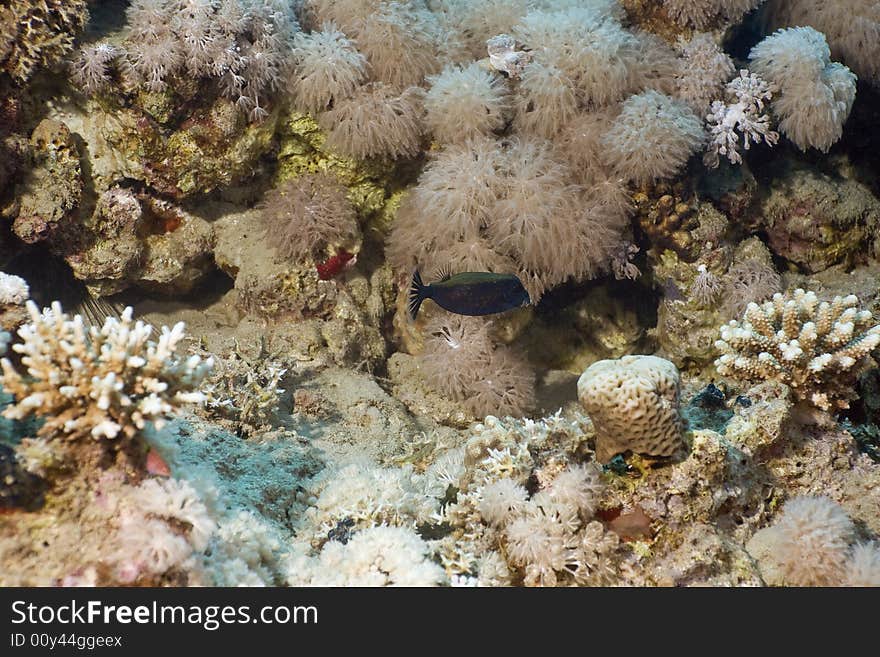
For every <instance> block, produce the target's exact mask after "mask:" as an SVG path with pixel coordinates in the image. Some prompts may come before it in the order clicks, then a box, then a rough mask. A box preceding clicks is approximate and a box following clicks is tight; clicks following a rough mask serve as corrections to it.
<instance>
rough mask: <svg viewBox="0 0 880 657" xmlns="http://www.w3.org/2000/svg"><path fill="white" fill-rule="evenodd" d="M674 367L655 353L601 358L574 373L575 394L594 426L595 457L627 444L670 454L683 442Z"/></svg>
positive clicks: (639, 449) (602, 459) (603, 456)
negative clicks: (576, 385)
mask: <svg viewBox="0 0 880 657" xmlns="http://www.w3.org/2000/svg"><path fill="white" fill-rule="evenodd" d="M678 395H679V375H678V369H677V368H676V367H675V365H673V364H672V363H670V362H669V361H667V360H663V359H662V358H657V357H656V356H624V357H623V358H620V359H619V360H600V361H598V362H596V363H593V364H592V365H590V367H588V368H587V369H586V370H585V371H584V373H583V374H582V375H581V377H580V379H578V399H579V400H580V402H581V404H583V406H584V408H585V409H586V411H587V413H588V414H589V415H590V418H591V419H592V420H593V424H594V425H595V427H596V458H597V459H598V460H599V461H600V462H602V463H605V462H607V461H608V460H610V459H611V457H612V456H614V455H615V454H619V453H620V452H625V451H627V450H631V451H633V452H637V453H643V454H650V455H652V456H671V455H672V454H674V453H675V452H676V451H677V450H678V449H679V448H681V447H682V436H681V433H682V426H681V416H680V414H679V399H678Z"/></svg>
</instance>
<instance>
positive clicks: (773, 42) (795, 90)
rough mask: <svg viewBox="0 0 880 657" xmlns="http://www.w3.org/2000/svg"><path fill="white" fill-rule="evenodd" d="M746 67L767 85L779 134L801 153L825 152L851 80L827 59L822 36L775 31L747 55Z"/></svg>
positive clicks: (840, 120) (845, 112) (837, 131)
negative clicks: (771, 87)
mask: <svg viewBox="0 0 880 657" xmlns="http://www.w3.org/2000/svg"><path fill="white" fill-rule="evenodd" d="M749 59H750V60H751V64H750V68H751V70H752V71H754V72H755V73H757V74H758V75H760V76H761V77H762V78H763V79H764V80H767V81H768V82H770V83H771V84H772V85H774V87H775V88H776V89H778V90H779V92H778V93H776V92H775V91H774V95H775V97H774V101H773V103H772V105H771V109H772V110H773V112H774V113H775V114H776V115H777V116H778V117H779V130H780V131H781V132H782V134H784V135H785V136H786V137H788V138H789V139H790V140H791V141H792V142H793V143H794V144H795V145H796V146H797V147H798V148H800V149H801V150H802V151H803V150H806V149H807V148H809V147H813V148H817V149H819V150H820V151H822V152H827V151H828V149H829V148H831V146H832V144H834V143H835V142H836V141H837V140H838V139H840V136H841V135H842V134H843V124H844V123H845V122H846V119H847V118H848V117H849V112H850V110H851V109H852V105H853V101H854V100H855V96H856V76H855V75H854V74H853V73H852V71H850V70H849V69H848V68H847V67H846V66H844V65H843V64H838V63H837V62H832V61H831V51H830V50H829V48H828V43H827V42H826V41H825V36H824V35H823V34H822V33H821V32H817V31H816V30H814V29H813V28H811V27H795V28H791V29H787V30H778V31H777V32H775V33H774V34H772V35H770V36H768V37H766V38H765V39H764V40H763V41H761V42H760V43H759V44H758V45H756V46H755V47H754V48H752V51H751V52H750V53H749Z"/></svg>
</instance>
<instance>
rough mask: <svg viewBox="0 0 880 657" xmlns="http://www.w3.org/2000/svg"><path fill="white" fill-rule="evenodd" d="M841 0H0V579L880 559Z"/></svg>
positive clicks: (626, 568) (860, 190) (850, 60)
mask: <svg viewBox="0 0 880 657" xmlns="http://www.w3.org/2000/svg"><path fill="white" fill-rule="evenodd" d="M878 229H880V3H878V2H877V1H876V0H836V1H834V2H828V1H827V0H826V1H822V0H410V1H403V0H397V1H390V0H130V1H127V0H2V1H0V272H2V273H0V354H2V361H0V362H2V372H0V413H2V418H0V585H2V586H4V587H12V586H28V587H37V586H39V587H50V586H87V587H88V586H171V587H183V586H370V587H372V586H386V585H392V586H420V587H421V586H483V587H501V586H517V587H518V586H635V587H646V586H664V587H673V586H674V587H678V586H713V587H714V586H845V587H851V586H880V283H878V280H880V278H878V277H880V232H878Z"/></svg>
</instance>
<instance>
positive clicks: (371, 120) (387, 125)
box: [318, 82, 424, 160]
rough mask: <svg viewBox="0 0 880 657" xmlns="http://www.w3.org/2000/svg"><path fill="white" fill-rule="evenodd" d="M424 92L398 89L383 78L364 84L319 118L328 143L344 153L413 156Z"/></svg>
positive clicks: (418, 140) (419, 133) (420, 129)
mask: <svg viewBox="0 0 880 657" xmlns="http://www.w3.org/2000/svg"><path fill="white" fill-rule="evenodd" d="M423 100H424V92H423V91H422V90H421V89H419V88H417V87H407V88H406V89H404V90H403V91H397V90H396V89H395V88H394V87H392V86H389V85H386V84H385V83H382V82H371V83H369V84H367V85H364V86H363V87H361V88H360V89H358V90H357V91H355V93H354V94H352V95H351V96H350V97H348V98H345V99H343V100H340V101H339V102H338V103H336V104H335V105H334V106H333V107H332V108H331V109H330V110H328V111H326V112H324V113H323V114H321V115H320V117H319V118H318V122H319V123H320V124H321V127H323V128H324V129H325V130H327V147H328V148H330V149H331V150H335V151H338V152H339V153H341V154H342V155H345V156H347V157H354V158H357V159H361V160H362V159H364V158H367V157H386V158H391V159H395V158H399V157H412V156H414V155H416V154H417V153H418V152H419V149H420V146H421V137H422V132H423V130H424V127H423V125H422V114H423V111H424V110H423Z"/></svg>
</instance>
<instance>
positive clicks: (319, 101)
mask: <svg viewBox="0 0 880 657" xmlns="http://www.w3.org/2000/svg"><path fill="white" fill-rule="evenodd" d="M293 57H294V61H295V72H294V75H293V79H292V80H291V85H292V89H291V92H292V94H293V101H294V104H295V105H296V107H297V109H300V110H302V111H304V112H313V113H314V112H323V111H324V110H326V109H327V108H328V107H330V106H331V105H333V104H334V103H335V102H338V101H340V100H342V99H343V98H347V97H348V96H350V95H351V94H352V93H353V92H354V91H355V89H356V88H357V87H358V86H359V85H360V84H361V83H363V82H364V80H365V78H366V72H367V62H366V59H365V58H364V56H363V55H362V54H360V53H359V52H358V51H357V49H356V48H355V46H354V43H353V42H352V41H350V40H349V39H348V38H347V37H346V36H345V34H343V33H342V32H340V31H339V30H338V29H337V28H336V25H334V24H333V23H325V24H324V25H322V26H321V31H320V32H311V33H309V34H306V33H300V34H297V35H296V38H295V39H294V49H293Z"/></svg>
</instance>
